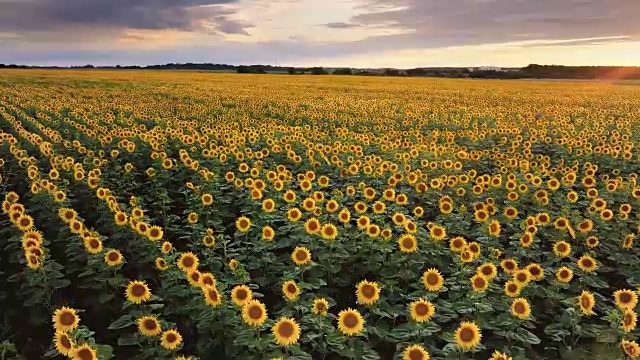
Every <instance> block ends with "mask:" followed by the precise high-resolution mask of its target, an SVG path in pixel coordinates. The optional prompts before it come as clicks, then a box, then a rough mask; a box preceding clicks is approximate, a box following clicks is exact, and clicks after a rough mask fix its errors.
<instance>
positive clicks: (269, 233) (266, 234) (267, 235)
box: [262, 225, 276, 241]
mask: <svg viewBox="0 0 640 360" xmlns="http://www.w3.org/2000/svg"><path fill="white" fill-rule="evenodd" d="M275 236H276V232H275V230H273V228H272V227H271V226H269V225H265V226H264V227H263V228H262V239H263V240H265V241H271V240H273V238H275Z"/></svg>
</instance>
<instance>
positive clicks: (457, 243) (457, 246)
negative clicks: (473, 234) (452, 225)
mask: <svg viewBox="0 0 640 360" xmlns="http://www.w3.org/2000/svg"><path fill="white" fill-rule="evenodd" d="M466 247H467V241H466V240H465V239H464V238H463V237H462V236H456V237H454V238H453V239H451V240H450V241H449V249H451V251H453V252H455V253H458V254H460V253H462V252H463V251H464V250H465V248H466Z"/></svg>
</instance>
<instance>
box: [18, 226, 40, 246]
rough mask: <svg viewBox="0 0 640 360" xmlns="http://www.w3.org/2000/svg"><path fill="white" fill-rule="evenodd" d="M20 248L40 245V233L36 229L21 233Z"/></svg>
mask: <svg viewBox="0 0 640 360" xmlns="http://www.w3.org/2000/svg"><path fill="white" fill-rule="evenodd" d="M21 242H22V249H24V250H28V249H29V248H31V247H40V245H41V244H42V233H41V232H39V231H36V230H29V231H27V232H25V233H23V234H22V240H21Z"/></svg>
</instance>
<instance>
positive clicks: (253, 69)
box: [236, 65, 267, 74]
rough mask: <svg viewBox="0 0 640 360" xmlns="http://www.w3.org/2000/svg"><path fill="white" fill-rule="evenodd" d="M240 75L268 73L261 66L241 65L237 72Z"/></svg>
mask: <svg viewBox="0 0 640 360" xmlns="http://www.w3.org/2000/svg"><path fill="white" fill-rule="evenodd" d="M236 71H237V72H238V74H266V73H267V72H266V71H265V70H264V69H263V68H262V66H260V65H250V66H245V65H240V66H238V69H237V70H236Z"/></svg>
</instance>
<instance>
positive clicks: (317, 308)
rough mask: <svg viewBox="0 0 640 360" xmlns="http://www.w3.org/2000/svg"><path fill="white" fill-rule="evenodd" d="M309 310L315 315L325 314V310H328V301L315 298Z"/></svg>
mask: <svg viewBox="0 0 640 360" xmlns="http://www.w3.org/2000/svg"><path fill="white" fill-rule="evenodd" d="M311 310H312V311H313V313H314V314H316V315H323V316H324V315H327V312H328V310H329V302H328V301H327V300H326V299H324V298H319V299H315V300H313V306H312V309H311Z"/></svg>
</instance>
